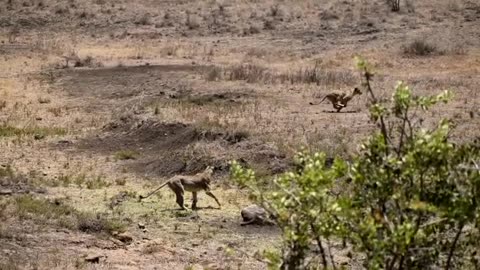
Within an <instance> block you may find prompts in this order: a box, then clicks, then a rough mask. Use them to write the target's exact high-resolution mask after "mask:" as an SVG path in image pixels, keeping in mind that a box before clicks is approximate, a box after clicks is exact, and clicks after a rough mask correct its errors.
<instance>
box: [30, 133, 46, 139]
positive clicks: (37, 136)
mask: <svg viewBox="0 0 480 270" xmlns="http://www.w3.org/2000/svg"><path fill="white" fill-rule="evenodd" d="M33 138H34V139H35V140H37V141H38V140H41V139H43V138H45V135H43V134H35V135H34V136H33Z"/></svg>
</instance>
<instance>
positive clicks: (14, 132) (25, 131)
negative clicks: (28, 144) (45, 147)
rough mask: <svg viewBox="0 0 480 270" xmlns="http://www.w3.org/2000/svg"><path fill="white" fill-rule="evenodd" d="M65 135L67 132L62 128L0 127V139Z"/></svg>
mask: <svg viewBox="0 0 480 270" xmlns="http://www.w3.org/2000/svg"><path fill="white" fill-rule="evenodd" d="M65 134H67V131H66V130H65V129H63V128H53V127H25V128H17V127H13V126H9V125H0V138H1V137H14V136H16V137H24V136H35V135H36V136H41V137H45V136H55V135H58V136H62V135H65Z"/></svg>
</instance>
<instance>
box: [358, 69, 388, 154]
mask: <svg viewBox="0 0 480 270" xmlns="http://www.w3.org/2000/svg"><path fill="white" fill-rule="evenodd" d="M364 71H365V73H364V76H365V80H366V86H367V90H368V92H369V93H370V96H371V97H372V101H373V104H374V105H376V104H378V100H377V98H376V97H375V94H374V93H373V90H372V86H371V85H370V78H371V76H372V74H370V72H368V70H367V68H366V67H365V68H364ZM380 128H381V130H382V134H383V140H384V142H385V145H388V133H387V128H386V126H385V120H384V119H383V115H380ZM386 151H387V153H386V154H387V156H388V154H389V152H390V151H389V150H388V147H387V148H386Z"/></svg>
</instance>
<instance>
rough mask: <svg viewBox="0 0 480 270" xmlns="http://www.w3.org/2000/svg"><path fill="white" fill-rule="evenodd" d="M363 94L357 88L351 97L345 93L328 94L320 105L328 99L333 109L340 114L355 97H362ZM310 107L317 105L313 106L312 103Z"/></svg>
mask: <svg viewBox="0 0 480 270" xmlns="http://www.w3.org/2000/svg"><path fill="white" fill-rule="evenodd" d="M361 94H362V91H360V89H358V88H357V87H355V88H354V89H353V91H352V93H350V94H349V95H347V94H346V93H344V92H343V93H330V94H327V95H326V96H325V97H324V98H323V99H322V100H321V101H320V102H319V103H322V102H323V101H324V100H325V99H327V100H328V101H330V102H331V103H332V105H333V108H334V109H335V110H337V112H340V110H341V109H343V108H345V107H347V104H348V102H349V101H350V100H352V98H353V97H354V96H356V95H361ZM319 103H317V104H319ZM310 105H316V104H313V103H312V102H310Z"/></svg>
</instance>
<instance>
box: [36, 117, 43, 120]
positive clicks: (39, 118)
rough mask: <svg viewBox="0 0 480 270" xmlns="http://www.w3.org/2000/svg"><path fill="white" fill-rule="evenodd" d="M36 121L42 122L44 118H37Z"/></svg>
mask: <svg viewBox="0 0 480 270" xmlns="http://www.w3.org/2000/svg"><path fill="white" fill-rule="evenodd" d="M35 120H37V121H42V120H43V118H42V117H35Z"/></svg>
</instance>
